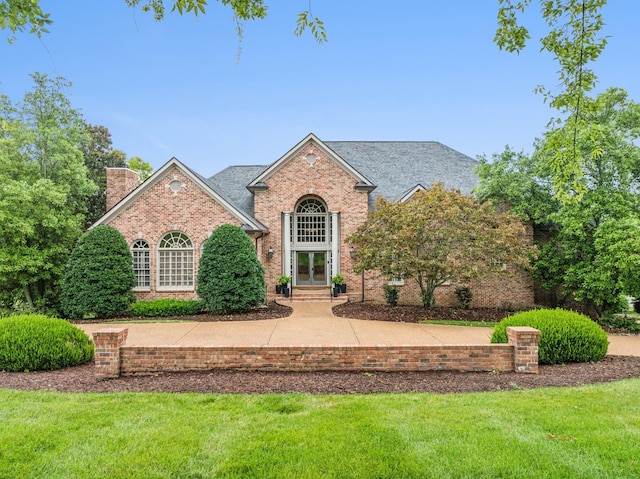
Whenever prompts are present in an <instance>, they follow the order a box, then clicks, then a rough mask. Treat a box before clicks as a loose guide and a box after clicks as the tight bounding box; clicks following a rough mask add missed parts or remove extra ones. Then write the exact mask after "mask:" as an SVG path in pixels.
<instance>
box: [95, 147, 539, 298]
mask: <svg viewBox="0 0 640 479" xmlns="http://www.w3.org/2000/svg"><path fill="white" fill-rule="evenodd" d="M296 148H297V149H295V148H294V150H292V151H290V152H289V153H288V154H287V155H285V156H284V157H283V158H281V159H280V160H279V161H278V162H276V163H275V164H274V165H275V166H273V167H270V169H268V170H266V172H265V173H264V178H262V185H261V187H260V188H255V189H254V190H252V191H253V206H254V216H253V218H255V220H257V221H258V222H259V223H260V224H261V225H264V227H266V230H264V231H261V230H253V231H252V232H250V235H251V236H252V238H253V240H254V243H255V245H256V248H257V252H258V258H259V259H260V261H261V262H262V264H263V265H264V268H265V275H266V284H267V291H266V293H267V299H269V300H271V299H274V297H275V285H276V282H277V279H278V278H279V277H280V276H281V275H282V274H283V265H284V264H285V259H284V257H283V256H284V255H283V253H284V239H283V237H282V236H283V220H284V218H285V216H284V214H285V213H288V214H291V215H292V216H291V218H292V220H291V221H294V219H293V218H294V216H293V213H294V212H295V210H296V206H297V205H298V204H299V203H300V202H301V201H302V200H304V199H305V198H314V199H317V200H319V201H320V202H322V203H323V204H324V205H326V209H327V222H328V223H330V222H331V214H332V213H337V218H338V220H339V245H337V252H338V257H339V259H338V260H337V261H339V272H340V274H342V275H343V276H344V277H345V283H346V284H347V285H348V293H347V294H348V296H349V298H350V299H351V300H354V301H360V300H361V299H362V298H363V297H364V299H365V300H366V301H376V302H382V301H383V295H382V285H383V284H384V279H383V278H379V277H378V276H377V275H376V274H375V273H374V272H370V271H367V272H365V274H364V290H363V287H362V285H363V281H362V278H363V276H362V275H360V274H355V273H354V272H353V271H352V259H351V257H350V254H349V248H350V246H351V245H349V244H347V243H345V238H346V237H347V236H349V235H350V234H351V233H353V232H354V231H355V230H356V228H357V227H358V226H359V225H360V224H362V223H363V222H364V221H365V220H366V218H367V215H368V211H369V209H368V203H369V195H370V194H371V195H375V191H374V192H373V193H368V191H367V190H366V189H363V188H358V187H357V186H356V185H357V184H359V183H361V182H362V178H360V177H358V173H357V172H355V171H354V170H352V169H351V170H350V167H349V166H348V165H346V164H345V163H343V162H341V160H340V159H337V158H336V156H335V154H333V153H332V152H331V151H330V150H328V149H327V148H325V147H323V145H322V144H321V142H316V141H314V140H313V139H311V140H308V141H306V142H301V143H300V144H299V145H298V146H297V147H296ZM310 154H312V155H314V156H315V161H313V162H310V161H309V159H308V157H307V155H310ZM168 165H169V166H170V167H167V166H166V165H165V167H163V168H161V169H160V170H158V171H157V172H156V173H155V174H154V175H152V177H151V178H149V179H148V180H147V181H146V182H145V183H143V184H142V185H141V186H140V187H138V189H137V190H135V192H134V193H133V194H132V195H130V196H129V197H128V198H127V201H126V202H121V203H118V202H119V201H120V200H121V199H122V198H124V197H125V196H127V195H128V194H129V193H130V192H131V191H132V190H134V189H135V187H136V184H137V179H136V181H135V182H134V181H133V177H132V174H133V175H135V173H134V172H132V171H131V170H128V169H126V168H110V169H108V171H107V194H108V199H107V201H108V204H109V205H117V208H114V209H113V211H111V212H108V213H107V215H106V216H105V217H104V218H103V223H105V224H109V225H111V226H113V227H115V228H116V229H118V230H119V231H120V232H121V233H122V234H123V236H124V237H125V239H126V240H127V242H128V243H129V245H132V244H133V243H134V242H135V241H136V240H144V241H146V242H147V243H148V244H149V249H150V255H149V256H150V271H151V274H150V283H151V284H150V286H149V287H148V288H140V289H137V290H136V295H137V297H138V299H154V298H159V297H173V298H195V297H196V293H195V278H196V277H197V265H198V261H199V259H200V252H201V248H202V244H203V242H204V241H205V240H206V239H207V238H208V237H209V235H210V234H211V232H212V231H213V230H214V229H215V228H217V227H218V226H220V225H222V224H225V223H230V224H235V225H238V226H242V225H243V224H244V223H245V222H246V218H245V219H243V218H242V217H241V214H243V213H241V214H240V215H239V211H238V210H234V207H233V206H232V205H230V204H228V203H225V200H224V199H223V198H222V197H217V196H216V194H214V192H212V189H211V188H210V187H209V186H207V185H206V184H205V183H203V182H202V181H201V179H199V178H198V177H197V176H196V175H194V174H193V173H192V172H190V170H188V169H187V168H185V167H184V166H183V165H181V164H180V163H179V162H177V160H172V162H170V163H169V164H168ZM136 177H137V175H136ZM255 220H254V221H255ZM174 231H175V232H181V233H184V234H186V235H187V236H188V237H189V238H190V240H191V241H192V243H193V267H194V268H193V273H194V287H192V288H188V289H185V288H181V289H178V288H176V289H173V290H172V289H167V288H165V289H164V290H163V289H160V288H158V244H159V241H160V240H161V238H162V237H163V236H164V235H165V234H167V233H170V232H174ZM328 234H330V233H328ZM527 234H528V235H529V236H530V235H531V231H530V229H528V230H527ZM270 249H271V250H273V255H272V257H270V258H269V255H268V251H269V250H270ZM332 249H333V251H335V250H336V248H335V247H333V248H332V245H325V246H324V247H323V251H324V252H325V254H326V259H327V264H326V273H325V274H326V283H327V284H326V286H325V287H327V288H328V286H329V280H330V277H331V263H330V261H334V262H335V261H336V258H332V257H331V253H332ZM292 252H293V253H294V254H293V255H292V260H291V267H292V272H293V275H294V276H295V274H296V272H295V271H293V270H294V269H295V258H293V257H294V256H295V247H294V248H293V249H292ZM512 273H513V274H505V275H502V276H501V277H500V278H496V279H489V280H483V281H477V282H472V283H471V284H470V285H469V286H470V288H471V290H472V293H473V307H503V308H520V307H526V306H529V305H531V304H533V302H534V297H533V282H532V280H531V278H530V276H529V275H528V274H527V273H524V272H518V271H513V272H512ZM289 274H291V273H289ZM454 290H455V285H447V286H442V287H440V288H438V289H437V290H436V304H438V305H442V306H455V305H456V304H457V299H456V297H455V295H454ZM400 302H401V304H420V302H421V301H420V292H419V289H418V286H417V284H416V283H415V281H414V280H406V281H405V284H404V286H402V287H401V291H400Z"/></svg>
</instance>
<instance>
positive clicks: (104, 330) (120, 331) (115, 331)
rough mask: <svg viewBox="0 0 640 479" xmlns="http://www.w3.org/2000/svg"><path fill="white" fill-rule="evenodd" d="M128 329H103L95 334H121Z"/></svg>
mask: <svg viewBox="0 0 640 479" xmlns="http://www.w3.org/2000/svg"><path fill="white" fill-rule="evenodd" d="M127 329H128V328H102V329H98V330H97V331H94V332H93V334H120V333H123V332H125V331H127Z"/></svg>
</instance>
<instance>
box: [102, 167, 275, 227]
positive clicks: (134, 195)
mask: <svg viewBox="0 0 640 479" xmlns="http://www.w3.org/2000/svg"><path fill="white" fill-rule="evenodd" d="M173 167H175V168H178V169H179V170H180V172H181V173H183V174H184V175H185V176H186V177H187V178H189V179H190V180H191V181H192V182H193V183H194V184H195V185H196V186H198V187H199V188H200V189H201V190H202V191H203V192H204V193H206V194H207V195H209V196H210V197H211V198H212V199H213V200H214V201H216V202H217V203H218V204H220V205H221V206H222V207H223V208H225V209H226V210H227V211H228V212H229V213H230V214H231V215H232V216H234V217H235V218H237V219H238V221H239V222H240V223H241V224H242V225H243V227H244V228H245V229H246V230H254V231H266V230H267V228H266V227H265V226H264V225H262V224H261V223H260V222H259V221H256V220H255V219H254V218H252V217H251V216H250V215H248V214H247V213H245V212H243V211H241V210H240V209H239V208H238V207H236V206H235V205H234V204H233V203H232V202H231V201H229V200H228V199H227V198H225V196H223V194H221V193H220V192H219V191H217V189H215V187H214V185H212V184H211V183H210V182H208V181H207V180H205V179H204V178H203V177H201V176H200V175H198V174H197V173H195V172H194V171H192V170H191V169H190V168H188V167H186V166H185V165H183V164H182V163H181V162H180V161H179V160H178V159H177V158H175V157H174V158H171V159H170V160H169V161H167V162H166V163H165V164H164V165H162V166H161V167H160V168H159V169H158V170H157V171H155V172H154V173H153V174H152V175H151V176H150V177H149V178H147V179H146V180H145V182H144V183H142V184H141V185H139V186H138V187H137V188H136V189H135V190H133V191H132V192H131V193H129V194H128V195H127V196H125V197H124V198H123V199H122V200H120V201H119V202H118V203H117V204H116V205H115V206H114V207H113V208H111V209H110V210H109V211H107V213H106V214H105V215H103V216H102V217H101V218H100V219H98V220H97V221H96V222H95V223H94V224H93V225H92V226H91V227H92V228H93V227H94V226H98V225H101V224H107V223H109V222H110V221H112V220H113V219H114V218H116V217H117V216H118V215H119V214H120V212H122V211H124V210H125V209H126V208H128V207H130V206H131V205H133V204H134V203H135V202H136V201H137V200H138V199H139V198H140V197H141V196H143V195H144V194H145V193H146V192H147V191H149V190H150V189H151V188H152V187H154V186H155V185H157V184H158V183H159V182H160V180H161V179H162V178H163V177H164V176H165V174H166V173H167V171H169V170H170V169H171V168H173Z"/></svg>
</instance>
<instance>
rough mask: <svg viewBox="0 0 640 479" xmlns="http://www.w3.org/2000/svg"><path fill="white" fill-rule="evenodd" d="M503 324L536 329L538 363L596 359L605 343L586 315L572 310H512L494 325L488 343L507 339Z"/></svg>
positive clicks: (598, 329)
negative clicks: (520, 311) (538, 335)
mask: <svg viewBox="0 0 640 479" xmlns="http://www.w3.org/2000/svg"><path fill="white" fill-rule="evenodd" d="M507 326H530V327H532V328H536V329H538V330H540V342H539V343H538V358H539V363H540V364H564V363H583V362H593V361H599V360H601V359H602V358H603V357H604V356H605V355H606V354H607V349H608V347H609V339H608V338H607V333H605V332H604V331H603V330H602V328H601V327H600V326H599V325H598V324H596V323H594V322H593V321H591V319H589V318H588V317H587V316H585V315H583V314H579V313H576V312H574V311H567V310H564V309H535V310H531V311H525V312H522V313H518V314H514V315H513V316H509V317H508V318H505V319H503V320H502V321H500V322H499V323H498V324H497V325H496V327H495V328H494V329H493V334H492V336H491V342H492V343H506V342H507Z"/></svg>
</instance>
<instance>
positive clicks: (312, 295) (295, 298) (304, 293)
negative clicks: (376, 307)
mask: <svg viewBox="0 0 640 479" xmlns="http://www.w3.org/2000/svg"><path fill="white" fill-rule="evenodd" d="M276 301H277V302H278V303H280V304H287V303H305V302H308V303H336V304H340V303H346V302H347V301H349V298H348V297H347V295H346V294H339V295H338V296H337V297H336V298H334V297H333V296H332V294H331V289H330V288H329V286H325V287H304V286H296V287H295V288H293V289H292V292H291V295H290V296H289V297H288V298H285V297H284V294H277V295H276Z"/></svg>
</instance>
